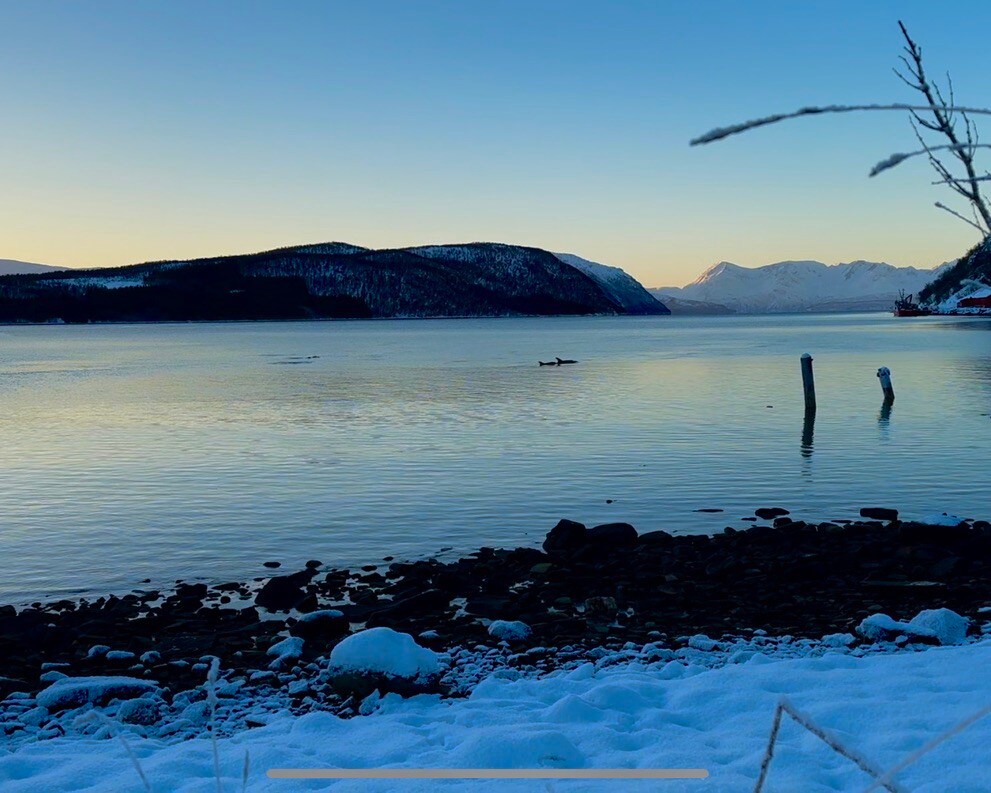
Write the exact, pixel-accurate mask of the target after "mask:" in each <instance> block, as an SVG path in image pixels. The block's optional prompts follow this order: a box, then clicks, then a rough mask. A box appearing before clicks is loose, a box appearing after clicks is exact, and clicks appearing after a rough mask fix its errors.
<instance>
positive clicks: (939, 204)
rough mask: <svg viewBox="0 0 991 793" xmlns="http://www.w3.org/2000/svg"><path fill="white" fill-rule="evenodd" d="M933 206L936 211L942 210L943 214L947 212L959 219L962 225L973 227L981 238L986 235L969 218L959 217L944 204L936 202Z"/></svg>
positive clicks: (957, 213) (958, 214)
mask: <svg viewBox="0 0 991 793" xmlns="http://www.w3.org/2000/svg"><path fill="white" fill-rule="evenodd" d="M933 206H934V207H936V208H937V209H942V210H943V211H944V212H949V213H950V214H951V215H953V217H955V218H960V220H962V221H963V222H964V223H967V224H968V225H970V226H973V227H974V228H975V229H977V230H978V231H979V232H980V233H981V236H982V237H983V236H984V235H985V234H986V233H987V232H986V231H985V230H984V229H982V228H981V227H980V226H979V225H978V224H977V223H975V222H974V221H973V220H971V219H970V218H965V217H964V216H963V215H961V214H960V213H959V212H957V211H956V210H955V209H950V208H949V207H948V206H947V205H946V204H943V203H941V202H940V201H937V202H936V203H935V204H933Z"/></svg>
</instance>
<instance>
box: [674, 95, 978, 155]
mask: <svg viewBox="0 0 991 793" xmlns="http://www.w3.org/2000/svg"><path fill="white" fill-rule="evenodd" d="M933 107H934V106H933V105H908V104H903V103H898V104H893V105H824V106H822V107H803V108H802V109H801V110H795V111H794V112H791V113H776V114H775V115H773V116H765V117H764V118H757V119H754V120H752V121H744V122H743V123H741V124H732V125H731V126H728V127H717V128H716V129H712V130H709V131H708V132H706V133H705V134H704V135H699V136H698V137H697V138H693V139H692V140H691V141H689V143H690V144H691V145H692V146H700V145H702V144H704V143H715V142H716V141H717V140H722V139H723V138H728V137H730V136H731V135H739V134H740V133H741V132H747V131H748V130H751V129H756V128H757V127H766V126H768V125H770V124H777V123H778V122H779V121H787V120H789V119H792V118H800V117H802V116H817V115H823V114H825V113H855V112H858V111H861V110H903V111H904V110H930V111H931V110H933ZM946 110H955V111H958V112H961V113H975V114H977V115H985V116H991V108H986V107H950V108H946Z"/></svg>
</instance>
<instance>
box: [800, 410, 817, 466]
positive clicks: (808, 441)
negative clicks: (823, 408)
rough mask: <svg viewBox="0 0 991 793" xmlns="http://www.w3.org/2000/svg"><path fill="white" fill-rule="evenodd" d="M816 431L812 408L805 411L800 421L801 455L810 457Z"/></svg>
mask: <svg viewBox="0 0 991 793" xmlns="http://www.w3.org/2000/svg"><path fill="white" fill-rule="evenodd" d="M815 431H816V412H815V411H814V410H806V411H805V420H804V421H803V422H802V457H804V458H806V459H811V458H812V441H813V438H814V436H815Z"/></svg>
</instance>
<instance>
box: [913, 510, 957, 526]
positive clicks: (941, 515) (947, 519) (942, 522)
mask: <svg viewBox="0 0 991 793" xmlns="http://www.w3.org/2000/svg"><path fill="white" fill-rule="evenodd" d="M920 523H925V524H926V525H928V526H959V525H960V524H961V523H963V518H958V517H957V516H956V515H950V514H949V513H946V512H935V513H933V514H932V515H926V517H924V518H923V519H922V520H921V521H920Z"/></svg>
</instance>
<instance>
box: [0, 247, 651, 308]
mask: <svg viewBox="0 0 991 793" xmlns="http://www.w3.org/2000/svg"><path fill="white" fill-rule="evenodd" d="M607 269H613V268H607ZM617 272H620V273H621V272H622V271H619V270H617ZM623 275H624V276H625V273H623ZM626 278H628V279H629V280H630V281H632V282H633V283H634V284H636V282H635V281H633V279H632V278H629V276H626ZM637 286H639V285H638V284H637ZM648 297H649V296H648ZM655 302H656V301H655ZM665 312H666V309H664V307H663V306H661V305H660V304H659V303H658V304H657V310H656V311H655V312H654V313H665ZM624 313H634V312H631V311H630V310H629V309H628V308H627V307H626V305H624V301H623V299H622V298H621V297H620V296H617V295H616V293H615V289H614V288H612V287H611V286H610V284H609V283H607V282H603V281H600V280H598V279H597V278H595V277H593V276H592V275H589V274H587V273H586V272H584V271H582V270H581V269H579V268H576V267H574V266H572V265H570V264H568V263H567V262H565V261H562V260H561V259H560V258H558V257H557V256H555V255H554V254H552V253H549V252H547V251H544V250H541V249H539V248H527V247H523V246H517V245H502V244H498V243H470V244H465V245H439V246H428V247H420V248H403V249H395V250H369V249H366V248H361V247H359V246H355V245H349V244H347V243H337V242H331V243H319V244H315V245H300V246H295V247H290V248H281V249H278V250H273V251H266V252H263V253H257V254H247V255H241V256H225V257H217V258H207V259H194V260H190V261H171V262H152V263H147V264H137V265H130V266H127V267H118V268H103V269H96V270H66V271H59V272H53V273H40V274H34V275H16V276H9V277H6V278H0V321H5V322H16V321H28V322H46V321H53V320H62V321H65V322H94V321H96V322H100V321H104V322H106V321H155V320H159V321H161V320H225V319H228V320H229V319H303V318H334V317H340V318H343V317H454V316H513V315H553V314H624ZM636 313H642V312H636Z"/></svg>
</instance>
